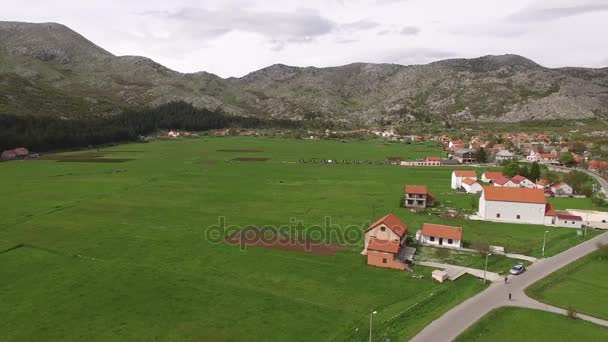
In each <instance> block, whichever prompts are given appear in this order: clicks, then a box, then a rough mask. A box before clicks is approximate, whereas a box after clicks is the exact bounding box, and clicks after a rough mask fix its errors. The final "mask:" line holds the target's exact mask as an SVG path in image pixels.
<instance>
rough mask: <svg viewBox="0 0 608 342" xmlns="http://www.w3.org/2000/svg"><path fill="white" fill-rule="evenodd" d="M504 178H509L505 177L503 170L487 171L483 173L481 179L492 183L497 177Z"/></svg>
mask: <svg viewBox="0 0 608 342" xmlns="http://www.w3.org/2000/svg"><path fill="white" fill-rule="evenodd" d="M502 178H507V177H505V175H504V174H503V173H502V172H492V171H486V172H484V173H482V174H481V181H482V182H486V183H490V182H493V181H495V180H497V179H502Z"/></svg>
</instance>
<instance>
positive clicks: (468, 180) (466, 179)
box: [462, 178, 477, 185]
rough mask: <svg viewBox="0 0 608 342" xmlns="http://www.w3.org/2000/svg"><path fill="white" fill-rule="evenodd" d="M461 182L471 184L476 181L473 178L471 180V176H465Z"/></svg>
mask: <svg viewBox="0 0 608 342" xmlns="http://www.w3.org/2000/svg"><path fill="white" fill-rule="evenodd" d="M462 182H463V183H464V184H466V185H473V184H475V183H477V182H476V181H475V180H473V179H472V178H465V179H464V180H463V181H462Z"/></svg>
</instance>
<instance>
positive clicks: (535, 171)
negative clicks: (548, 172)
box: [528, 162, 540, 182]
mask: <svg viewBox="0 0 608 342" xmlns="http://www.w3.org/2000/svg"><path fill="white" fill-rule="evenodd" d="M528 178H529V179H530V180H532V181H534V182H536V181H538V179H539V178H540V165H538V163H537V162H534V163H532V166H531V167H530V172H529V174H528Z"/></svg>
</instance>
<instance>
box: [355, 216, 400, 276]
mask: <svg viewBox="0 0 608 342" xmlns="http://www.w3.org/2000/svg"><path fill="white" fill-rule="evenodd" d="M406 238H407V225H406V224H405V223H403V222H402V221H401V220H400V219H399V218H398V217H397V216H395V215H393V214H388V215H386V216H384V217H382V218H381V219H379V220H378V221H376V222H374V223H372V224H371V225H370V226H369V227H368V228H367V229H366V230H365V249H364V250H363V252H362V253H361V254H363V255H367V264H368V265H372V266H377V267H385V268H393V269H398V270H405V269H406V268H407V267H406V266H405V264H404V262H403V261H402V260H400V259H399V258H398V256H399V252H400V251H401V249H402V248H405V245H406Z"/></svg>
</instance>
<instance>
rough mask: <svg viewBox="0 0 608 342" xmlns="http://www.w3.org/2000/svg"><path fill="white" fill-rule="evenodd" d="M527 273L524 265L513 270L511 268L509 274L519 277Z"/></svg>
mask: <svg viewBox="0 0 608 342" xmlns="http://www.w3.org/2000/svg"><path fill="white" fill-rule="evenodd" d="M525 271H526V266H524V265H523V264H517V265H515V266H513V268H511V270H510V271H509V273H511V274H512V275H518V274H522V273H524V272H525Z"/></svg>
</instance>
